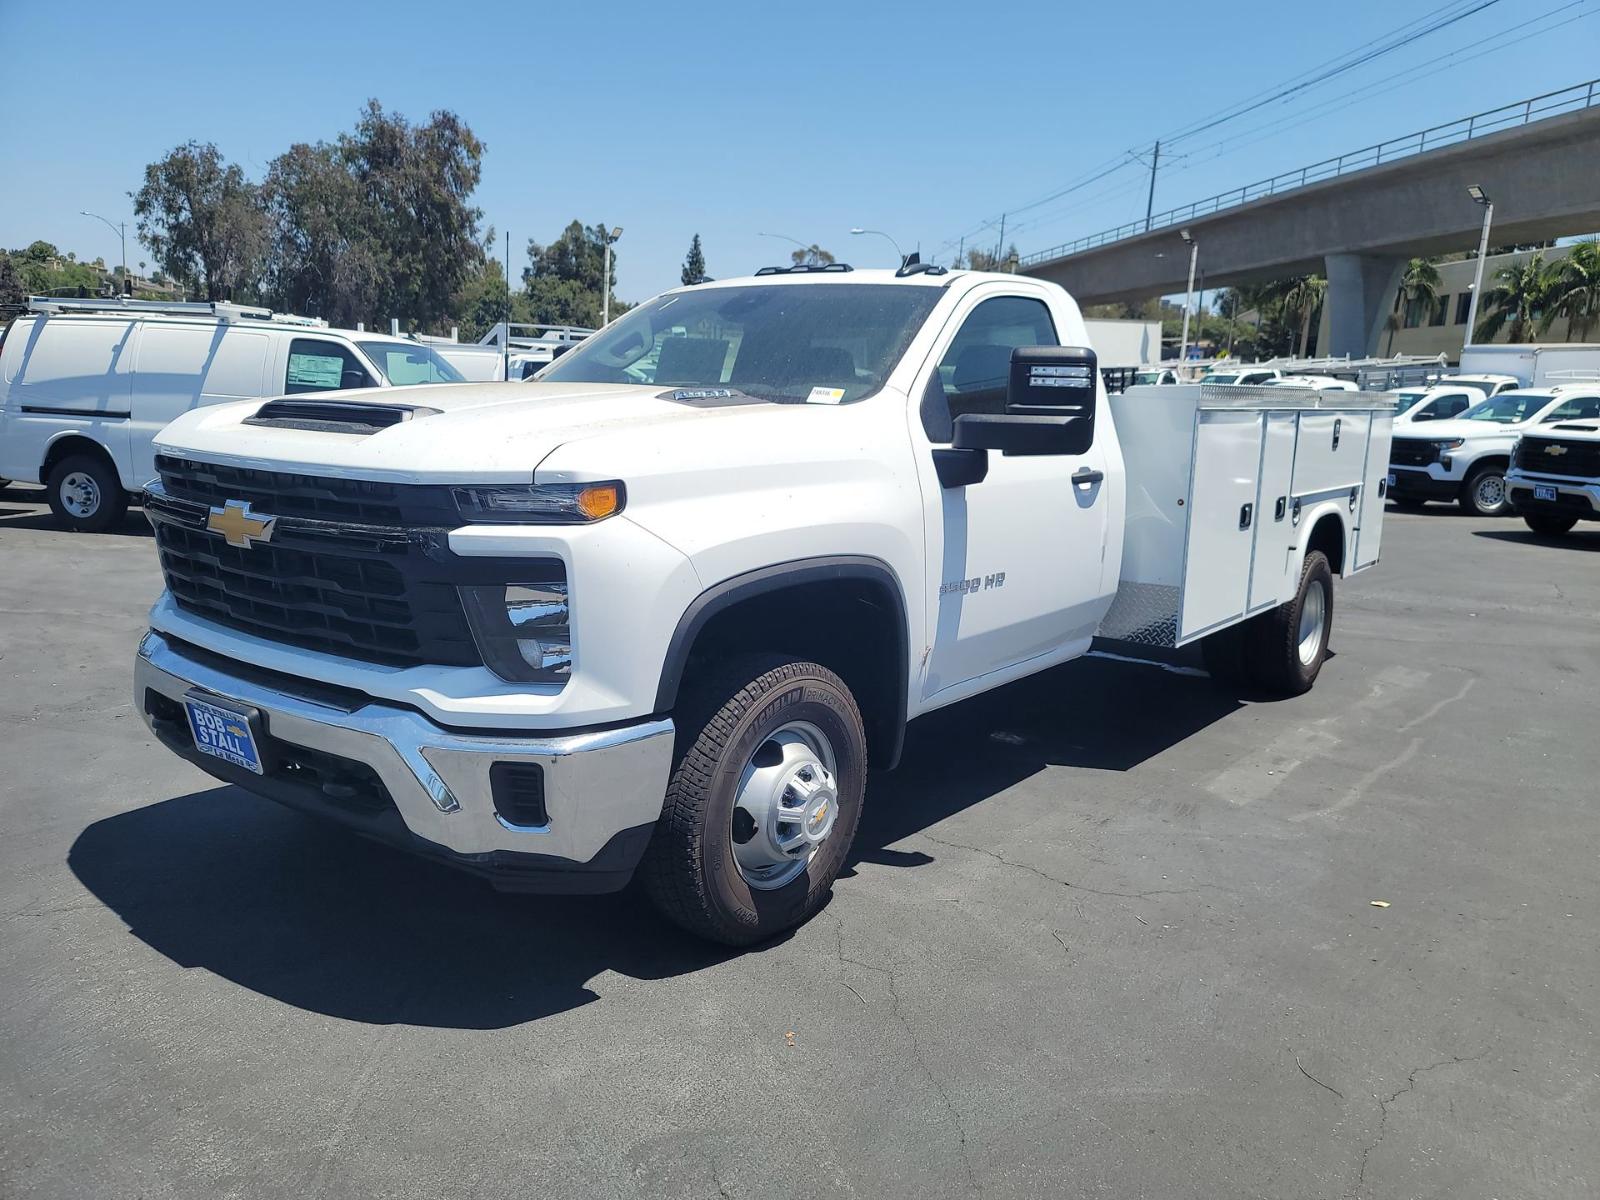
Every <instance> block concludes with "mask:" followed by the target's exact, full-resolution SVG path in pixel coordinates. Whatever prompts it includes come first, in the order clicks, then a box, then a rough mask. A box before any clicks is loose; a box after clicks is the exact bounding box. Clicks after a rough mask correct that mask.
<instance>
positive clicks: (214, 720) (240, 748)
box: [183, 698, 264, 775]
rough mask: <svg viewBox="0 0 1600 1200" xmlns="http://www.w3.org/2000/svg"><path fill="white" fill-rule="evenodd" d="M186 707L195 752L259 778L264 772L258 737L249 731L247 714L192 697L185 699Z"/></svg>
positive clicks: (252, 731)
mask: <svg viewBox="0 0 1600 1200" xmlns="http://www.w3.org/2000/svg"><path fill="white" fill-rule="evenodd" d="M183 706H184V708H186V709H187V710H188V712H189V729H190V731H191V732H192V733H193V734H194V748H195V749H196V750H198V751H200V753H201V754H209V755H211V757H212V758H220V759H221V760H222V761H223V762H225V763H232V764H233V765H234V766H236V767H243V768H244V769H245V770H247V771H254V772H255V773H256V774H257V775H261V774H263V773H264V772H263V771H262V768H261V751H260V750H259V749H257V748H256V735H255V731H254V730H252V729H251V728H250V715H249V714H248V713H243V712H236V711H235V710H234V709H231V708H224V707H223V706H222V705H220V704H212V703H209V702H208V701H205V700H195V699H192V698H191V699H187V700H185V701H184V702H183Z"/></svg>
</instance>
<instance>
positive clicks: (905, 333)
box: [538, 283, 944, 404]
mask: <svg viewBox="0 0 1600 1200" xmlns="http://www.w3.org/2000/svg"><path fill="white" fill-rule="evenodd" d="M943 294H944V292H943V289H942V288H938V287H926V286H907V285H895V284H861V283H793V284H753V285H746V286H742V287H740V286H734V287H710V288H704V289H695V290H693V291H687V292H676V293H674V294H672V295H667V296H658V297H657V298H656V299H654V300H651V301H650V302H649V303H647V304H644V305H641V306H640V307H638V308H636V309H634V310H633V311H632V312H630V313H628V315H627V316H625V317H622V318H620V319H619V320H618V321H617V322H616V323H615V324H614V325H611V326H610V327H609V328H607V329H605V330H603V331H602V332H600V333H597V334H595V335H594V336H592V337H590V338H589V339H587V340H586V341H584V342H582V343H581V344H579V345H578V346H577V347H575V348H574V349H573V350H571V351H569V352H568V353H567V354H566V355H564V356H563V357H562V358H560V359H559V360H557V361H556V362H555V363H554V364H553V365H551V366H550V367H547V368H546V369H545V370H543V371H541V372H540V373H539V377H538V378H539V380H540V382H545V383H549V382H555V383H638V384H647V385H651V386H659V387H674V388H679V387H681V388H705V387H724V388H732V389H735V390H737V391H740V392H743V393H745V394H746V395H749V396H755V397H757V398H758V399H762V400H778V401H804V400H807V399H810V398H816V394H817V393H820V394H821V396H823V397H824V398H825V399H826V401H827V402H828V403H833V404H838V403H848V402H849V401H851V400H857V399H860V398H861V397H862V396H866V395H868V394H870V393H872V392H875V391H877V390H878V389H879V388H880V387H882V386H883V382H884V380H885V378H887V377H888V374H889V372H890V371H891V370H893V368H894V365H895V363H896V362H898V361H899V359H900V356H901V355H902V354H903V353H905V349H906V347H907V346H908V345H909V344H910V343H911V339H912V337H913V336H915V334H916V332H917V329H918V328H919V327H920V326H921V324H922V322H923V321H924V320H925V319H926V318H927V315H928V313H929V312H931V311H932V310H933V306H934V305H935V304H937V303H938V301H939V297H940V296H942V295H943Z"/></svg>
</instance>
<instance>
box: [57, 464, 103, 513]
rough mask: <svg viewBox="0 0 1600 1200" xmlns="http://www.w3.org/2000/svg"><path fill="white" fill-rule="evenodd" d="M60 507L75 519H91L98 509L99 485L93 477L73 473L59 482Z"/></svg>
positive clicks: (82, 473)
mask: <svg viewBox="0 0 1600 1200" xmlns="http://www.w3.org/2000/svg"><path fill="white" fill-rule="evenodd" d="M61 507H62V508H64V509H66V510H67V511H68V512H69V513H71V514H72V515H73V516H75V517H92V516H94V514H95V513H96V512H98V511H99V509H100V485H99V484H97V483H96V482H95V481H94V477H93V476H91V475H86V474H85V473H84V472H82V471H74V472H72V474H70V475H68V476H67V477H66V478H65V479H63V480H62V481H61Z"/></svg>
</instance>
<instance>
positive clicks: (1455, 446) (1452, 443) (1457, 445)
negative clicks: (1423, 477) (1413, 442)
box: [1434, 438, 1465, 454]
mask: <svg viewBox="0 0 1600 1200" xmlns="http://www.w3.org/2000/svg"><path fill="white" fill-rule="evenodd" d="M1464 444H1465V442H1464V440H1463V439H1462V438H1451V439H1450V440H1449V441H1448V442H1435V443H1434V445H1435V446H1437V447H1439V453H1440V454H1443V453H1444V452H1445V451H1446V450H1459V449H1461V447H1462V446H1463V445H1464Z"/></svg>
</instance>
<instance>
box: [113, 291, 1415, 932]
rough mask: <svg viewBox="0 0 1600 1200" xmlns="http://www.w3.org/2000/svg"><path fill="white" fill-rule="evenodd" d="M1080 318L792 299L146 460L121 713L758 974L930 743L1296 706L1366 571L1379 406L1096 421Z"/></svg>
mask: <svg viewBox="0 0 1600 1200" xmlns="http://www.w3.org/2000/svg"><path fill="white" fill-rule="evenodd" d="M1086 342H1087V337H1086V334H1085V328H1084V323H1083V318H1082V316H1081V315H1080V313H1079V310H1078V306H1077V305H1076V304H1075V303H1074V302H1073V301H1072V299H1071V298H1070V297H1069V296H1068V295H1067V293H1066V292H1064V291H1062V290H1061V289H1060V288H1059V287H1056V286H1054V285H1052V284H1049V283H1045V282H1043V281H1039V280H1033V279H1028V278H1025V277H1022V276H1014V275H996V274H983V273H971V272H946V271H944V270H943V269H942V268H930V267H928V266H927V265H923V264H918V265H914V266H912V267H909V268H903V269H902V270H901V271H899V272H888V271H850V270H849V269H848V268H840V267H837V266H834V267H829V268H827V269H794V270H791V269H778V268H771V269H768V270H766V271H764V272H762V273H761V274H759V275H757V276H756V277H753V278H744V279H728V280H718V281H716V282H714V283H706V284H700V285H696V286H692V287H685V288H680V289H676V290H674V291H671V292H668V293H666V294H665V295H662V296H659V297H657V298H656V299H654V300H651V301H649V302H647V303H645V304H642V305H640V306H639V307H638V308H636V309H634V310H633V311H631V312H629V313H628V314H627V315H626V316H624V317H622V318H620V319H619V320H618V321H616V322H615V323H614V324H612V325H611V326H609V327H608V328H606V329H604V330H602V331H600V332H599V333H597V334H595V335H594V336H592V337H590V338H588V339H586V340H585V341H583V342H582V343H580V344H579V345H577V346H576V347H574V348H573V349H572V350H571V351H570V352H569V353H567V354H566V355H565V356H563V357H562V358H560V359H559V360H557V361H555V362H553V363H551V364H550V365H549V366H547V367H546V368H544V369H543V370H542V371H541V372H540V374H539V376H538V378H537V379H536V380H535V381H533V382H530V383H503V384H468V385H457V386H454V387H418V388H410V389H404V390H399V391H394V392H385V393H367V394H365V395H361V394H347V395H341V396H318V397H288V398H285V399H281V400H273V401H269V402H266V403H262V402H260V401H252V402H249V403H244V404H236V405H227V406H222V407H217V408H210V409H206V410H203V411H196V412H191V413H188V414H186V415H184V416H183V417H181V418H179V419H178V420H177V421H176V422H174V424H172V425H171V426H170V427H168V428H167V429H166V430H165V431H164V432H163V433H162V435H161V436H160V439H159V442H158V445H157V460H156V467H157V470H158V472H159V476H160V478H159V481H158V482H157V483H156V484H154V485H153V486H152V487H151V489H150V490H149V492H148V494H147V497H146V502H145V503H146V511H147V513H148V514H149V516H150V518H151V520H152V522H153V524H154V526H155V535H156V536H155V542H156V549H157V552H158V553H159V555H160V561H161V567H162V570H163V572H164V574H165V580H166V585H167V590H166V592H165V593H164V594H163V595H162V596H161V598H160V599H159V600H158V602H157V603H156V604H155V606H154V608H153V609H152V611H151V614H150V625H151V628H150V631H149V633H148V634H147V635H146V636H145V637H144V639H143V641H142V642H141V644H140V646H139V650H138V655H137V662H136V671H135V684H134V686H135V697H134V698H135V706H136V708H137V710H138V711H139V712H140V713H141V714H143V716H144V718H145V720H146V722H147V723H148V724H149V726H150V728H151V729H152V730H153V731H154V733H155V735H156V736H157V737H158V738H160V740H161V741H162V742H164V743H165V744H166V745H167V746H169V747H170V748H171V749H172V750H173V751H175V752H176V753H178V754H180V755H182V756H183V757H184V758H186V759H188V760H189V761H191V762H193V763H195V764H196V765H198V766H200V767H201V768H203V769H205V770H206V771H209V772H210V773H211V774H213V775H214V776H216V777H217V778H219V779H223V780H227V781H229V782H232V783H236V784H238V785H240V786H242V787H244V788H247V789H249V790H252V791H255V792H257V793H259V794H262V795H264V796H268V797H271V798H273V799H276V800H278V801H280V802H283V803H285V804H289V805H292V806H294V807H297V808H300V809H303V810H306V811H309V812H313V813H316V814H318V815H320V816H323V817H327V818H330V819H333V820H337V821H339V822H342V823H343V824H345V825H347V826H350V827H352V828H354V829H356V830H358V831H360V832H362V833H364V834H366V835H368V836H371V837H373V838H377V839H380V840H382V841H386V842H389V843H391V844H394V845H397V846H401V847H404V848H406V849H409V850H411V851H415V852H418V853H421V854H424V855H429V856H432V857H434V858H437V859H440V860H443V861H446V862H449V863H452V864H454V865H456V866H458V867H462V868H465V869H467V870H470V871H474V872H477V873H479V874H482V875H485V876H487V877H489V878H490V879H491V880H492V881H493V882H494V883H495V884H496V885H497V886H499V887H502V888H509V889H524V890H535V891H538V890H543V891H552V890H554V891H569V892H571V891H590V892H594V891H606V890H612V889H616V888H619V887H621V886H623V885H624V884H625V883H626V882H627V881H628V879H629V878H630V877H631V876H632V875H633V874H634V873H635V870H636V869H637V870H638V871H639V872H640V873H641V874H642V876H643V881H644V883H645V885H646V888H647V890H648V892H649V893H650V895H651V896H652V897H653V898H654V899H655V900H656V901H657V903H658V904H659V905H660V906H661V907H662V909H663V910H664V911H665V912H666V913H668V914H669V915H670V916H671V917H672V919H674V920H676V921H677V922H679V923H680V924H681V925H683V926H684V927H685V928H687V929H689V930H691V931H693V932H694V933H697V934H699V935H702V936H705V937H708V938H712V939H716V940H720V941H723V942H727V943H730V944H747V943H751V942H754V941H758V940H760V939H763V938H766V937H769V936H770V935H772V934H773V933H775V932H777V931H779V930H781V929H784V928H786V927H789V926H791V925H793V924H795V923H796V922H799V921H802V920H804V919H805V918H806V917H807V916H809V915H810V914H811V913H812V912H814V911H815V910H816V908H817V906H818V905H819V904H821V903H822V900H823V898H824V896H825V894H826V892H827V890H828V889H829V887H830V886H831V885H832V883H833V881H834V878H835V876H836V875H837V873H838V872H839V869H840V867H841V865H842V864H843V862H844V861H845V856H846V853H847V851H848V849H849V845H850V842H851V839H852V837H853V836H854V833H855V830H856V826H857V822H858V821H859V820H860V817H861V812H862V806H863V804H864V802H865V801H866V798H867V793H868V775H867V769H868V767H869V766H872V767H875V768H890V767H893V766H894V765H895V763H896V761H897V759H898V758H899V756H900V753H901V744H902V737H903V733H904V730H905V728H906V725H907V722H909V721H911V720H914V719H916V718H917V717H919V716H921V715H923V714H925V713H928V712H931V711H932V710H935V709H938V708H942V707H944V706H946V705H949V704H952V703H955V702H958V701H960V700H963V699H965V698H966V697H969V696H972V695H974V694H976V693H980V692H984V691H987V690H989V689H991V688H995V687H998V686H1000V685H1002V684H1005V683H1007V682H1009V681H1011V680H1014V679H1018V678H1020V677H1023V676H1026V675H1030V674H1032V673H1035V672H1038V671H1042V670H1044V669H1046V668H1048V667H1052V666H1054V665H1056V664H1058V663H1062V662H1065V661H1067V660H1069V659H1072V658H1074V657H1076V656H1078V655H1081V654H1084V653H1085V652H1086V651H1087V650H1088V649H1089V648H1090V645H1091V642H1092V641H1093V639H1094V638H1095V637H1096V635H1097V634H1100V635H1102V636H1107V635H1110V636H1115V637H1117V638H1120V639H1125V640H1129V641H1133V642H1137V643H1143V644H1146V645H1148V644H1159V645H1165V646H1176V645H1184V644H1187V643H1191V642H1196V641H1198V642H1200V643H1201V644H1202V646H1204V647H1205V648H1206V650H1207V657H1208V660H1210V661H1211V662H1212V663H1213V664H1214V665H1216V666H1217V667H1218V669H1219V670H1221V671H1224V672H1227V673H1229V674H1231V675H1234V676H1238V677H1243V678H1247V679H1248V680H1250V681H1251V686H1253V687H1255V688H1257V689H1259V690H1263V691H1270V692H1274V693H1278V694H1283V695H1292V694H1295V693H1298V692H1302V691H1304V690H1305V689H1307V688H1309V687H1310V686H1311V685H1312V683H1313V681H1314V680H1315V679H1316V677H1317V673H1318V671H1319V670H1320V669H1321V667H1322V664H1323V659H1324V656H1325V655H1326V652H1327V647H1328V638H1329V631H1330V629H1331V627H1332V615H1333V600H1334V590H1333V589H1334V580H1335V578H1337V577H1341V576H1349V575H1351V574H1353V573H1355V572H1356V571H1360V570H1364V569H1366V568H1367V567H1369V566H1371V565H1372V564H1373V563H1374V562H1376V561H1377V557H1378V550H1379V545H1380V539H1381V534H1382V521H1383V502H1382V495H1383V492H1384V483H1383V474H1384V471H1385V468H1386V466H1387V463H1388V458H1389V455H1388V449H1389V445H1388V443H1389V426H1390V420H1391V412H1392V403H1391V401H1390V400H1389V399H1388V398H1387V397H1385V396H1382V395H1376V394H1373V393H1351V392H1337V393H1327V394H1323V393H1319V392H1316V391H1314V390H1310V389H1304V390H1302V389H1263V388H1221V389H1217V390H1212V389H1209V388H1204V387H1202V386H1201V385H1195V384H1191V385H1177V386H1170V385H1169V386H1149V387H1134V388H1130V389H1129V390H1128V391H1127V392H1125V393H1123V394H1122V395H1120V396H1118V397H1115V398H1112V399H1110V400H1108V398H1107V396H1106V394H1105V391H1104V387H1103V385H1102V384H1101V382H1100V380H1099V373H1098V371H1097V369H1096V367H1097V364H1096V359H1095V355H1094V352H1093V350H1092V349H1090V348H1089V347H1088V346H1087V345H1086Z"/></svg>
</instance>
